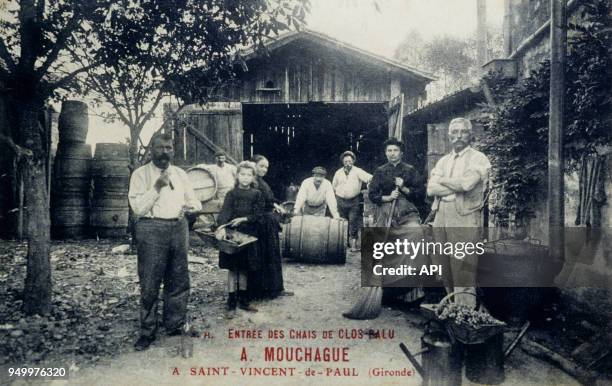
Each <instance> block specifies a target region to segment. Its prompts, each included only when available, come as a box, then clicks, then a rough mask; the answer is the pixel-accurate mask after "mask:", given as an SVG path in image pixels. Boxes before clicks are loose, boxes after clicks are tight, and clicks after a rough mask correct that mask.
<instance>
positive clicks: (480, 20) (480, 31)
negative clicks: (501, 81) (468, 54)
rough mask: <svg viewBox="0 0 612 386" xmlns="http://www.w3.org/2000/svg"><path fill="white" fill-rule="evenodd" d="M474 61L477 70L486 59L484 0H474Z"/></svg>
mask: <svg viewBox="0 0 612 386" xmlns="http://www.w3.org/2000/svg"><path fill="white" fill-rule="evenodd" d="M476 56H477V58H476V61H477V62H478V68H479V71H481V72H482V67H481V66H482V65H484V64H485V63H486V62H488V60H487V5H486V2H485V0H477V1H476Z"/></svg>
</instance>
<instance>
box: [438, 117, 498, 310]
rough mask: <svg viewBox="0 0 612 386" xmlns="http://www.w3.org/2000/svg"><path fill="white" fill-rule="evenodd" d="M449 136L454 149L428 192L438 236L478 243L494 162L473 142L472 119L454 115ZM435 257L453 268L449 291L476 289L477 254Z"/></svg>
mask: <svg viewBox="0 0 612 386" xmlns="http://www.w3.org/2000/svg"><path fill="white" fill-rule="evenodd" d="M448 138H449V141H450V143H451V145H452V147H453V150H452V151H451V152H450V153H449V154H447V155H445V156H444V157H442V158H441V159H440V160H439V161H438V162H437V163H436V166H435V167H434V168H433V170H432V171H431V178H430V179H429V183H428V185H427V195H428V196H433V197H434V203H433V205H432V210H433V211H435V218H434V222H433V227H434V236H435V238H436V241H437V242H442V243H444V242H452V243H458V242H459V243H466V242H473V243H475V242H478V241H479V239H480V237H481V232H480V230H481V227H482V212H481V209H482V207H483V201H484V200H483V199H484V190H485V185H486V183H487V180H488V175H489V170H490V169H491V163H490V162H489V159H488V158H487V156H485V155H484V154H483V153H481V152H479V151H478V150H476V149H474V148H472V147H471V146H470V143H471V142H472V139H473V132H472V123H471V122H470V120H469V119H466V118H455V119H453V120H452V121H451V122H450V125H449V127H448ZM432 258H433V259H434V262H435V260H438V264H443V265H444V266H445V267H450V269H451V275H450V276H446V275H445V277H446V279H447V280H446V283H445V285H446V287H447V291H449V292H450V291H466V292H469V293H473V294H475V293H476V288H475V286H476V269H477V267H478V256H477V255H475V254H472V255H467V256H465V257H464V258H462V259H458V258H456V257H454V256H440V255H436V256H433V257H432ZM455 301H457V302H460V303H464V304H468V305H475V304H476V297H475V296H472V295H468V294H460V295H457V296H456V297H455Z"/></svg>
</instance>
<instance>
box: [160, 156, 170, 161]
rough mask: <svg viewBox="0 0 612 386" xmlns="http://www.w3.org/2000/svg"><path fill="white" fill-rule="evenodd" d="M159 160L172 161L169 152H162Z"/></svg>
mask: <svg viewBox="0 0 612 386" xmlns="http://www.w3.org/2000/svg"><path fill="white" fill-rule="evenodd" d="M157 159H158V160H166V161H170V156H169V155H168V154H162V155H160V156H159V157H157Z"/></svg>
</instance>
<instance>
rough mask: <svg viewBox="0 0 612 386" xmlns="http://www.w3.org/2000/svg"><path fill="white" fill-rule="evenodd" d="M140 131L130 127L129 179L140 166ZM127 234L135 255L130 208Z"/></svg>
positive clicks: (134, 232)
mask: <svg viewBox="0 0 612 386" xmlns="http://www.w3.org/2000/svg"><path fill="white" fill-rule="evenodd" d="M140 131H141V130H139V129H138V128H133V127H130V147H129V155H130V178H131V177H132V173H134V170H136V169H137V168H138V167H139V166H140V162H139V161H138V139H139V138H140ZM128 233H129V234H130V235H131V236H132V240H131V243H130V248H131V252H133V253H136V217H135V216H134V212H133V211H132V207H131V206H130V209H129V212H128Z"/></svg>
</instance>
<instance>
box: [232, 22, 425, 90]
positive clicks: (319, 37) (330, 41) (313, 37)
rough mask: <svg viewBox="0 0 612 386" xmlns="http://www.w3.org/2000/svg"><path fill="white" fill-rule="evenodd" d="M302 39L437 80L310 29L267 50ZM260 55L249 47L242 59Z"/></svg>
mask: <svg viewBox="0 0 612 386" xmlns="http://www.w3.org/2000/svg"><path fill="white" fill-rule="evenodd" d="M300 39H303V40H307V41H310V42H313V43H315V44H319V45H321V46H324V47H328V48H331V49H333V50H339V51H343V52H345V53H346V54H348V55H352V56H355V57H359V58H360V59H362V60H364V61H366V62H368V63H370V64H372V65H374V66H378V67H381V68H384V69H386V70H389V71H394V72H397V73H399V74H400V75H402V76H406V77H409V78H412V79H416V80H419V81H424V82H426V83H429V82H431V81H434V80H436V79H437V78H436V77H435V76H433V75H432V74H430V73H427V72H425V71H422V70H419V69H416V68H414V67H411V66H407V65H405V64H403V63H400V62H398V61H395V60H392V59H388V58H385V57H383V56H380V55H376V54H373V53H371V52H368V51H365V50H362V49H360V48H357V47H355V46H353V45H351V44H348V43H345V42H341V41H339V40H337V39H334V38H332V37H331V36H328V35H325V34H322V33H320V32H315V31H312V30H309V29H302V30H300V31H291V32H287V33H285V34H283V35H281V36H279V37H278V38H270V39H268V40H267V41H266V42H265V43H264V45H265V47H266V49H267V50H268V51H270V52H271V51H274V50H276V49H278V48H281V47H284V46H286V45H287V44H290V43H292V42H294V41H297V40H300ZM260 54H261V53H260V52H258V51H257V50H256V49H255V47H249V48H247V49H245V50H243V51H242V52H241V53H240V55H241V56H242V58H243V59H245V60H250V59H253V58H256V57H258V56H259V55H260Z"/></svg>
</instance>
